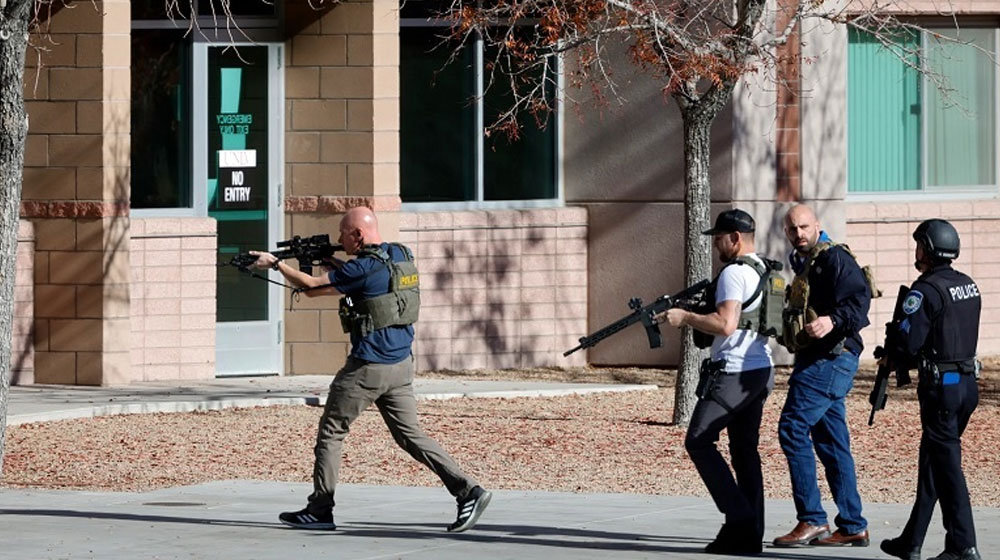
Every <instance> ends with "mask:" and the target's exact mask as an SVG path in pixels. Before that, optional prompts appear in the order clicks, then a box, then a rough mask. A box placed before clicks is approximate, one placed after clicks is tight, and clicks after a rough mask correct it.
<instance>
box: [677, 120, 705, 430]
mask: <svg viewBox="0 0 1000 560" xmlns="http://www.w3.org/2000/svg"><path fill="white" fill-rule="evenodd" d="M681 116H682V119H683V121H684V186H685V189H684V208H685V214H684V241H685V243H684V244H685V252H684V271H685V278H684V280H685V283H686V285H688V286H690V285H691V284H694V283H695V282H698V281H700V280H702V279H704V278H708V277H710V275H711V274H712V253H711V244H710V243H709V238H708V236H705V235H702V233H701V232H703V231H705V230H706V229H708V228H709V227H710V226H709V216H710V213H711V202H712V189H711V183H710V182H709V175H708V172H709V159H710V140H711V128H712V117H713V116H714V112H711V114H707V112H706V111H700V110H698V107H697V105H695V106H689V107H681ZM704 357H705V353H704V351H702V350H699V349H698V348H697V347H695V345H694V340H693V338H692V336H691V328H690V327H685V328H684V333H683V338H682V342H681V363H680V365H679V366H678V368H677V385H676V387H675V389H674V418H673V421H674V424H675V425H678V426H686V425H687V424H688V422H690V421H691V413H692V412H694V406H695V404H697V397H695V394H694V390H695V387H696V386H697V385H698V369H699V367H700V366H701V360H702V359H703V358H704Z"/></svg>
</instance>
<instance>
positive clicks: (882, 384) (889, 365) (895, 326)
mask: <svg viewBox="0 0 1000 560" xmlns="http://www.w3.org/2000/svg"><path fill="white" fill-rule="evenodd" d="M909 293H910V288H908V287H907V286H900V287H899V293H898V294H897V295H896V307H895V308H894V309H893V311H892V320H891V321H889V322H888V323H886V324H885V341H884V342H883V343H882V346H876V347H875V359H876V360H879V361H880V363H879V366H878V372H877V373H876V374H875V386H874V387H872V392H871V393H869V395H868V402H870V403H871V405H872V411H871V414H869V415H868V425H869V426H871V425H872V424H873V423H874V422H875V412H877V411H879V410H882V409H884V408H885V403H886V401H887V400H888V399H889V395H888V394H887V390H888V389H889V374H891V373H893V372H895V373H896V386H897V387H903V386H905V385H909V384H910V367H909V365H908V364H907V362H908V360H907V359H906V357H905V356H898V355H897V352H898V348H899V347H900V341H899V324H900V323H901V322H902V321H903V302H904V301H906V295H907V294H909Z"/></svg>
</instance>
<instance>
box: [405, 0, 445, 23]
mask: <svg viewBox="0 0 1000 560" xmlns="http://www.w3.org/2000/svg"><path fill="white" fill-rule="evenodd" d="M448 6H449V4H448V3H446V2H442V1H441V0H404V1H403V2H401V3H400V6H399V17H400V18H401V19H410V18H413V19H422V20H426V21H436V20H437V19H438V17H439V15H440V14H441V13H442V12H444V11H445V10H447V9H448Z"/></svg>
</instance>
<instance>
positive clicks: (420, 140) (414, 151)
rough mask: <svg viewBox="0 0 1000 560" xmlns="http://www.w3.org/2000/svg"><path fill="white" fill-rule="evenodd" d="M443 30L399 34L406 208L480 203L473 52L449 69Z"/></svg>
mask: <svg viewBox="0 0 1000 560" xmlns="http://www.w3.org/2000/svg"><path fill="white" fill-rule="evenodd" d="M440 32H441V30H435V29H434V28H413V27H405V28H402V29H400V34H399V36H400V38H399V43H400V53H401V60H400V72H399V73H400V88H399V89H400V95H399V105H400V124H399V129H400V132H399V136H400V164H399V169H400V185H401V197H402V199H403V200H404V201H406V202H431V201H464V200H475V198H476V181H475V163H476V142H477V137H476V125H475V122H476V121H475V115H476V112H475V108H474V106H473V105H472V102H471V99H472V97H473V94H474V92H475V88H474V84H475V82H474V80H475V71H474V70H475V69H474V67H473V64H474V61H473V56H472V53H471V49H464V51H463V53H464V54H463V55H462V58H461V59H460V60H457V61H455V62H452V63H451V64H449V65H447V66H445V62H446V61H447V58H448V55H449V53H450V50H449V48H448V46H447V45H442V46H440V47H438V46H437V45H438V43H440V42H441V39H440V38H439V37H437V35H438V34H439V33H440Z"/></svg>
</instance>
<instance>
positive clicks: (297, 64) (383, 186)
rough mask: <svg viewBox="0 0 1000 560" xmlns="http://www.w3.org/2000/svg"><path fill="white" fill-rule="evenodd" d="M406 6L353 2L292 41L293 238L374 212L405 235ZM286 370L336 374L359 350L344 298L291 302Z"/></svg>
mask: <svg viewBox="0 0 1000 560" xmlns="http://www.w3.org/2000/svg"><path fill="white" fill-rule="evenodd" d="M398 12H399V4H398V2H394V1H389V0H347V1H345V2H342V3H340V4H338V5H337V6H336V7H335V8H333V9H332V10H330V11H329V12H327V13H326V14H324V15H322V17H320V18H319V19H317V21H315V22H313V23H312V24H310V25H307V26H305V27H304V28H303V29H302V31H300V32H299V33H298V35H296V36H295V37H292V38H291V39H289V41H288V49H287V55H286V60H285V62H286V70H285V96H286V114H287V115H289V118H288V119H287V122H286V134H285V140H286V146H285V158H286V170H285V183H286V185H287V196H286V197H285V210H286V212H287V217H288V219H287V220H286V233H287V234H288V235H293V234H298V235H307V234H308V235H312V234H316V233H325V232H329V233H330V234H331V237H333V238H335V237H336V235H337V230H338V224H339V222H340V216H341V215H342V214H343V212H344V211H345V210H347V209H349V208H352V207H354V206H368V207H370V208H373V209H374V210H375V211H376V212H377V213H378V216H379V226H380V229H381V233H382V236H383V237H384V238H385V239H387V240H396V239H398V236H399V212H398V211H399V13H398ZM286 309H294V311H290V312H288V313H286V314H285V320H286V329H285V336H286V338H285V340H286V341H287V343H288V352H286V353H285V355H286V364H285V370H286V371H287V372H289V373H293V374H312V373H331V369H332V368H336V367H338V366H339V364H340V363H342V361H343V359H344V357H345V356H346V354H347V352H348V350H349V348H348V346H349V343H348V337H347V335H346V334H344V333H343V331H342V330H341V328H340V320H339V318H338V317H337V300H336V299H335V298H316V299H312V300H306V299H304V298H303V299H302V300H300V301H298V302H295V303H294V304H293V303H292V302H291V301H290V300H289V301H288V302H287V303H286Z"/></svg>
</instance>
